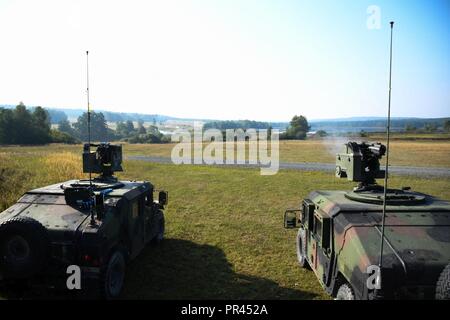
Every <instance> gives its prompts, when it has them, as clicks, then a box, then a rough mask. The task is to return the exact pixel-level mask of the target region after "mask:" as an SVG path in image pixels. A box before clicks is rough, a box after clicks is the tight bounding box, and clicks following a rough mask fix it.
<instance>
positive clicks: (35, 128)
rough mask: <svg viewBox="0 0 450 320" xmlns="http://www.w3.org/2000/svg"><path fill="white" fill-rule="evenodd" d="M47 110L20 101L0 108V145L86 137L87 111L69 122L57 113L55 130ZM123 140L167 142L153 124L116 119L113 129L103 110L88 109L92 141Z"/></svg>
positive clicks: (83, 139)
mask: <svg viewBox="0 0 450 320" xmlns="http://www.w3.org/2000/svg"><path fill="white" fill-rule="evenodd" d="M50 117H51V116H50V114H49V112H48V111H47V110H46V109H44V108H42V107H33V108H30V109H27V107H26V106H25V105H24V104H23V103H22V102H21V103H20V104H19V105H17V106H16V107H15V108H12V109H11V108H1V107H0V144H46V143H51V142H58V143H80V142H82V141H87V140H88V114H87V112H85V113H83V114H82V115H81V116H79V117H78V119H77V121H76V122H75V123H73V124H71V123H70V122H69V121H68V119H67V117H64V116H62V115H60V120H59V122H58V125H57V129H56V128H55V129H52V128H51V121H50ZM116 140H121V141H126V142H129V143H162V142H169V140H170V138H168V137H166V136H164V135H163V134H162V133H161V132H160V131H159V130H158V128H157V127H156V126H153V125H151V126H149V127H147V128H145V127H144V122H143V120H139V121H138V125H137V127H135V126H134V124H133V122H132V121H131V120H127V121H118V122H117V123H116V129H115V130H113V129H111V128H109V127H108V125H107V122H106V119H105V116H104V115H103V113H102V112H98V113H97V112H91V141H116Z"/></svg>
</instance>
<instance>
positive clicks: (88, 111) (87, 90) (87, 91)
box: [86, 51, 92, 187]
mask: <svg viewBox="0 0 450 320" xmlns="http://www.w3.org/2000/svg"><path fill="white" fill-rule="evenodd" d="M86 83H87V85H86V87H87V89H86V95H87V122H88V128H87V129H88V151H89V155H90V154H91V106H90V104H89V51H86ZM88 167H89V184H90V186H91V187H92V169H91V161H90V158H89V161H88Z"/></svg>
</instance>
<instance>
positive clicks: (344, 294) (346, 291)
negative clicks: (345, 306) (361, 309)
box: [336, 283, 355, 300]
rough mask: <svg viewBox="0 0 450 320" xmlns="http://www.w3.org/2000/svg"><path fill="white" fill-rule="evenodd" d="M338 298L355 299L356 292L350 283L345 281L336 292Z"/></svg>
mask: <svg viewBox="0 0 450 320" xmlns="http://www.w3.org/2000/svg"><path fill="white" fill-rule="evenodd" d="M336 300H355V293H354V291H353V289H352V287H351V286H350V285H349V284H348V283H343V284H341V286H340V287H339V289H338V291H337V293H336Z"/></svg>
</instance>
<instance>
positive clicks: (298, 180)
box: [0, 142, 450, 299]
mask: <svg viewBox="0 0 450 320" xmlns="http://www.w3.org/2000/svg"><path fill="white" fill-rule="evenodd" d="M287 144H288V145H290V143H287ZM291 145H292V147H298V145H296V144H293V143H292V144H291ZM301 146H302V147H304V148H306V147H305V146H307V148H309V150H311V152H312V151H313V150H314V149H315V147H314V145H313V144H312V143H311V142H308V143H307V144H303V145H301ZM285 147H286V146H285ZM285 147H284V148H285ZM415 147H417V146H415ZM139 148H141V149H139ZM151 148H153V149H154V150H160V151H161V152H162V149H164V148H167V145H156V146H149V145H141V146H138V145H133V146H126V147H125V154H127V153H136V154H143V153H145V152H148V150H149V149H151ZM418 148H421V150H423V149H424V148H426V146H425V145H420V146H419V147H418ZM432 148H434V147H432ZM164 150H165V149H164ZM433 150H435V149H433ZM79 152H80V146H59V145H52V146H45V147H8V148H1V149H0V211H2V210H4V209H5V208H7V207H8V206H10V205H11V204H12V203H14V202H15V201H16V200H17V198H18V197H19V196H20V195H21V194H22V193H24V192H25V191H26V190H28V189H31V188H35V187H39V186H42V185H45V184H50V183H55V182H58V181H64V180H66V179H70V178H74V177H82V176H83V174H82V172H81V161H80V160H81V159H80V158H81V157H80V156H79ZM164 152H165V151H164ZM412 155H414V156H417V153H412ZM302 156H303V157H305V154H303V155H302ZM306 158H307V156H306V157H305V159H306ZM411 158H414V157H413V156H411ZM434 158H435V157H434ZM410 161H413V159H411V160H410ZM447 161H448V160H447ZM447 164H448V162H447ZM119 177H120V178H124V179H127V178H128V179H146V180H150V181H152V182H153V183H154V184H155V185H156V186H157V187H158V188H163V189H166V190H168V191H169V199H170V203H169V206H168V208H167V210H166V221H167V223H166V225H167V238H166V240H165V241H164V242H163V243H162V245H161V246H158V247H149V248H148V249H146V250H145V251H144V252H143V254H142V255H140V256H139V257H138V259H137V260H136V261H134V262H132V264H131V265H130V267H129V272H128V275H127V279H126V286H125V290H124V294H123V298H138V299H140V298H149V299H189V298H191V299H206V298H209V299H219V298H230V299H241V298H242V299H244V298H246V299H326V298H327V296H326V295H325V294H324V292H323V291H322V289H321V288H320V286H319V285H318V283H317V280H316V279H315V277H314V275H313V274H312V272H310V271H305V270H302V269H300V268H299V267H297V264H296V256H295V231H292V230H285V229H284V228H283V227H282V223H283V221H282V216H283V212H284V209H285V208H287V207H295V206H298V204H299V202H300V199H301V198H302V197H304V196H306V195H307V193H308V192H309V191H311V190H314V189H350V188H351V187H352V186H353V184H352V183H349V182H347V181H344V180H338V179H335V178H334V176H333V175H331V174H329V173H323V172H301V171H290V170H281V171H280V172H279V173H278V174H277V175H274V176H261V175H259V170H257V169H248V168H230V167H227V168H220V167H207V166H186V165H184V166H175V165H171V164H154V163H144V162H140V161H127V162H125V172H124V173H121V174H119ZM391 185H392V186H393V187H401V186H411V187H412V188H413V189H416V190H418V191H422V192H426V193H431V194H434V195H436V196H438V197H441V198H444V199H447V200H450V181H449V179H419V178H413V177H396V176H393V177H392V179H391ZM3 295H4V296H5V295H6V296H7V295H8V293H3Z"/></svg>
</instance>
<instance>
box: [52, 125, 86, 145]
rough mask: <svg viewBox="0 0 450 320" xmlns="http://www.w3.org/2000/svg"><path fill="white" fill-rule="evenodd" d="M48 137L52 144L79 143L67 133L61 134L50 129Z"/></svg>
mask: <svg viewBox="0 0 450 320" xmlns="http://www.w3.org/2000/svg"><path fill="white" fill-rule="evenodd" d="M50 135H51V138H52V142H54V143H68V144H75V143H79V142H80V141H79V140H78V139H77V138H75V137H74V136H72V135H70V134H68V133H67V132H62V131H59V130H56V129H52V130H51V131H50Z"/></svg>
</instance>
